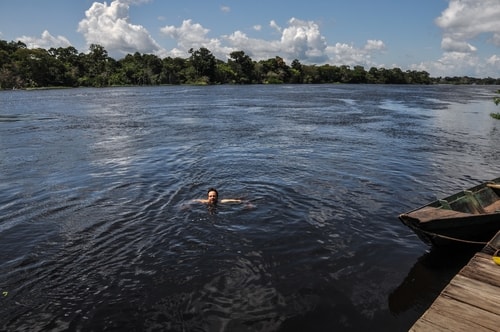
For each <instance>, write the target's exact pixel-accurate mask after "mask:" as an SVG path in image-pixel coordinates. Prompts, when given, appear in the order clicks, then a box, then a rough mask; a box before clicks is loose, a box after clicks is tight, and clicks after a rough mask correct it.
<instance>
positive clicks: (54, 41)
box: [17, 30, 71, 50]
mask: <svg viewBox="0 0 500 332" xmlns="http://www.w3.org/2000/svg"><path fill="white" fill-rule="evenodd" d="M17 40H20V41H22V42H23V43H25V44H26V46H27V47H28V48H43V49H46V50H48V49H49V48H51V47H54V48H58V47H68V46H71V43H70V42H69V40H68V39H66V37H63V36H57V37H54V36H52V35H51V34H50V33H49V32H48V31H47V30H45V31H44V32H43V33H42V36H41V37H40V38H38V37H28V36H22V37H19V38H17Z"/></svg>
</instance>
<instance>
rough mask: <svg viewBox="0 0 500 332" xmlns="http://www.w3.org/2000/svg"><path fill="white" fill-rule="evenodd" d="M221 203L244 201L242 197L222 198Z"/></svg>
mask: <svg viewBox="0 0 500 332" xmlns="http://www.w3.org/2000/svg"><path fill="white" fill-rule="evenodd" d="M220 202H221V203H241V202H243V201H242V200H241V199H235V198H224V199H221V200H220Z"/></svg>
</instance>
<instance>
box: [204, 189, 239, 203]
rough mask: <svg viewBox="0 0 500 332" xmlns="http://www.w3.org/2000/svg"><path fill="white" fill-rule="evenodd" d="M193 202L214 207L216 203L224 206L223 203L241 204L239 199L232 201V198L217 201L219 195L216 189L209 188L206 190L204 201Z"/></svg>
mask: <svg viewBox="0 0 500 332" xmlns="http://www.w3.org/2000/svg"><path fill="white" fill-rule="evenodd" d="M195 202H199V203H203V204H208V205H213V206H215V205H217V203H221V204H224V203H242V202H243V201H242V200H241V199H234V198H224V199H221V200H220V201H219V193H218V192H217V189H215V188H210V189H208V192H207V198H206V199H195Z"/></svg>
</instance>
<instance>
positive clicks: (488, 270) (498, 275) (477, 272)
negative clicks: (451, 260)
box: [460, 253, 500, 287]
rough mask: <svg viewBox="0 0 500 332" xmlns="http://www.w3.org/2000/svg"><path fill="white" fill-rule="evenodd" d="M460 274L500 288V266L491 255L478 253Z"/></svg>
mask: <svg viewBox="0 0 500 332" xmlns="http://www.w3.org/2000/svg"><path fill="white" fill-rule="evenodd" d="M460 274H461V275H463V276H465V277H469V278H473V279H476V280H478V281H482V282H485V283H488V284H490V285H493V286H496V287H500V266H499V265H496V264H495V262H493V259H492V258H491V255H487V254H484V253H477V254H476V255H475V256H474V257H473V258H472V259H471V260H470V261H469V264H467V265H466V266H465V267H464V268H463V269H462V271H460Z"/></svg>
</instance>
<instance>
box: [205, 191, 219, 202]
mask: <svg viewBox="0 0 500 332" xmlns="http://www.w3.org/2000/svg"><path fill="white" fill-rule="evenodd" d="M218 199H219V193H218V192H217V190H216V189H215V188H210V189H208V192H207V200H208V204H214V205H215V204H217V200H218Z"/></svg>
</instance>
